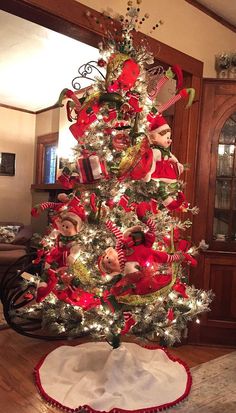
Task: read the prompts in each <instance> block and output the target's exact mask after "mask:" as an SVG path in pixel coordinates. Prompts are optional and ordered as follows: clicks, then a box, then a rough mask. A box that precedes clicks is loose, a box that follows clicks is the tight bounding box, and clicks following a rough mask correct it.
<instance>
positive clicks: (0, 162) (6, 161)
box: [0, 152, 16, 176]
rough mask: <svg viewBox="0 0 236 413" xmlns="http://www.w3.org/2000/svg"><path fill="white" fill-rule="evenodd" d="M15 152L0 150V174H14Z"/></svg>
mask: <svg viewBox="0 0 236 413" xmlns="http://www.w3.org/2000/svg"><path fill="white" fill-rule="evenodd" d="M15 163H16V154H15V153H9V152H0V175H3V176H14V175H15Z"/></svg>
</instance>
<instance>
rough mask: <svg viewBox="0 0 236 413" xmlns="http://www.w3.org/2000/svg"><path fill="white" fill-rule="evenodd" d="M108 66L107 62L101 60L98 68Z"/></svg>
mask: <svg viewBox="0 0 236 413" xmlns="http://www.w3.org/2000/svg"><path fill="white" fill-rule="evenodd" d="M106 64H107V63H106V61H105V60H103V59H99V60H98V66H99V67H104V66H106Z"/></svg>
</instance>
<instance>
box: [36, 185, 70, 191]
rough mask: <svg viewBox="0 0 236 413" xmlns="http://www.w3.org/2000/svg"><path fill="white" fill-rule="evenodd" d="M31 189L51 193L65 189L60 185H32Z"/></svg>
mask: <svg viewBox="0 0 236 413" xmlns="http://www.w3.org/2000/svg"><path fill="white" fill-rule="evenodd" d="M31 189H38V190H41V191H51V190H55V189H63V188H62V186H61V185H59V184H32V185H31Z"/></svg>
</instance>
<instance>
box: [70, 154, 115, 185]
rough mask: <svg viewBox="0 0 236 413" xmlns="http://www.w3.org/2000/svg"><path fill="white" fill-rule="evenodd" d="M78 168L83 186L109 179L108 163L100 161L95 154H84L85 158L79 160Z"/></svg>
mask: <svg viewBox="0 0 236 413" xmlns="http://www.w3.org/2000/svg"><path fill="white" fill-rule="evenodd" d="M76 167H77V171H78V173H79V180H80V183H82V184H88V183H92V182H94V181H97V180H99V179H102V178H108V173H107V168H106V162H105V161H104V160H101V159H99V157H98V156H97V155H96V154H95V153H87V152H84V153H83V156H81V157H80V158H78V159H77V165H76Z"/></svg>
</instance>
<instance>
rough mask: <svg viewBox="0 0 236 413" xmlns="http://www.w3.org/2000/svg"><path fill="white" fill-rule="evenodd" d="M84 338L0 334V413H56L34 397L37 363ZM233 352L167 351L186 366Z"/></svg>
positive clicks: (190, 348) (203, 349)
mask: <svg viewBox="0 0 236 413" xmlns="http://www.w3.org/2000/svg"><path fill="white" fill-rule="evenodd" d="M85 341H86V339H83V340H82V339H78V340H73V341H72V340H71V341H66V342H62V341H60V342H55V341H54V342H53V341H41V340H35V339H30V338H28V337H24V336H21V335H19V334H17V333H16V332H15V331H12V330H11V329H6V330H2V331H0V348H1V352H0V412H1V413H52V412H54V413H55V412H56V411H58V410H57V409H56V408H53V407H52V406H49V405H47V404H46V403H45V402H44V401H43V400H42V399H41V397H40V395H39V394H38V392H37V390H36V387H35V385H34V380H33V369H34V366H35V365H36V364H37V362H38V361H39V360H40V359H41V358H42V357H43V356H44V355H45V354H47V353H48V352H50V351H52V350H53V349H55V348H56V347H58V346H60V345H62V344H65V343H66V344H67V345H70V344H71V345H75V344H79V343H81V342H85ZM234 350H235V349H233V348H231V349H229V348H222V347H199V346H191V345H184V346H180V347H177V348H174V349H171V350H170V352H171V353H172V354H174V355H176V356H178V357H180V358H181V359H182V360H183V361H185V362H186V363H187V364H188V365H189V367H193V366H196V365H198V364H200V363H205V362H206V361H208V360H212V359H214V358H216V357H220V356H222V355H224V354H227V353H229V352H231V351H234Z"/></svg>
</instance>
